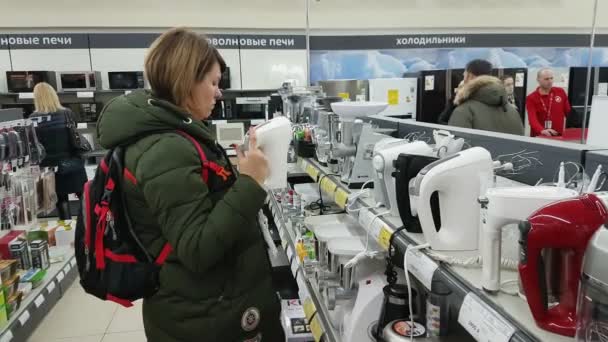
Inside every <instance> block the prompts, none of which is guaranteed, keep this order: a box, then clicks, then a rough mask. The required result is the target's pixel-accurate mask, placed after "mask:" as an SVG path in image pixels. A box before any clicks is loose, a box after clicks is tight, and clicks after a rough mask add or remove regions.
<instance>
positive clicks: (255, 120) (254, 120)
mask: <svg viewBox="0 0 608 342" xmlns="http://www.w3.org/2000/svg"><path fill="white" fill-rule="evenodd" d="M264 122H266V119H252V120H251V126H257V125H261V124H263V123H264Z"/></svg>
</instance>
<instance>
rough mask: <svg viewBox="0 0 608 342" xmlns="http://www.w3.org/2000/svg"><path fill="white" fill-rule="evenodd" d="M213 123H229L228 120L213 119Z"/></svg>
mask: <svg viewBox="0 0 608 342" xmlns="http://www.w3.org/2000/svg"><path fill="white" fill-rule="evenodd" d="M212 123H213V124H214V125H225V124H227V123H228V120H213V121H212Z"/></svg>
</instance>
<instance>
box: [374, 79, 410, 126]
mask: <svg viewBox="0 0 608 342" xmlns="http://www.w3.org/2000/svg"><path fill="white" fill-rule="evenodd" d="M417 98H418V78H416V77H406V78H377V79H370V80H369V100H370V101H372V102H386V103H388V108H386V110H384V111H383V112H381V113H379V115H384V116H393V117H398V118H401V119H416V111H417V101H416V100H417Z"/></svg>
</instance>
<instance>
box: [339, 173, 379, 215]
mask: <svg viewBox="0 0 608 342" xmlns="http://www.w3.org/2000/svg"><path fill="white" fill-rule="evenodd" d="M373 182H374V181H373V180H368V181H367V182H365V183H363V185H361V189H360V190H359V191H357V192H356V193H354V194H352V197H349V198H348V200H347V201H346V209H345V210H346V212H348V213H356V212H359V211H361V210H363V209H372V208H377V207H378V206H376V207H365V206H361V208H357V209H354V208H353V207H352V206H353V204H355V203H357V199H358V198H359V197H361V196H363V195H366V194H369V190H368V189H365V186H366V185H367V184H369V183H373Z"/></svg>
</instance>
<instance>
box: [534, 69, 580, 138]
mask: <svg viewBox="0 0 608 342" xmlns="http://www.w3.org/2000/svg"><path fill="white" fill-rule="evenodd" d="M537 80H538V85H539V87H538V88H536V90H535V91H534V92H533V93H531V94H530V95H528V98H527V100H526V109H527V110H528V121H529V122H530V128H531V135H532V136H533V137H535V136H539V135H545V136H557V135H562V134H563V133H564V126H565V121H566V115H568V113H570V111H571V110H572V108H571V107H570V102H569V101H568V95H567V94H566V92H565V91H564V89H562V88H559V87H554V86H553V71H552V70H551V69H541V70H540V71H539V72H538V75H537Z"/></svg>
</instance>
